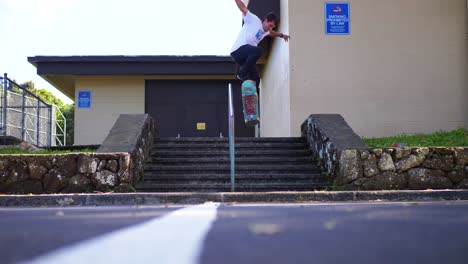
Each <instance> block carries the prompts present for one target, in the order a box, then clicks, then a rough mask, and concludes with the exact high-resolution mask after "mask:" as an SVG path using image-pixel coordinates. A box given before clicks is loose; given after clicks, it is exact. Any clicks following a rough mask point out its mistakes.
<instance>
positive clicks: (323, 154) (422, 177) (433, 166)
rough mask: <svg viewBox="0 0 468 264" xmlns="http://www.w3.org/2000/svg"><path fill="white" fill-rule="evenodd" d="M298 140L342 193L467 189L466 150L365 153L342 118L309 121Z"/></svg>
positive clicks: (319, 117)
mask: <svg viewBox="0 0 468 264" xmlns="http://www.w3.org/2000/svg"><path fill="white" fill-rule="evenodd" d="M302 136H303V137H305V138H306V139H307V141H308V143H309V146H310V150H311V152H312V154H313V156H314V157H315V159H316V161H317V162H318V164H319V165H320V167H321V169H322V171H323V173H324V174H326V175H328V177H329V182H330V184H331V185H333V186H335V187H338V189H346V190H395V189H397V190H400V189H412V190H423V189H468V148H466V147H459V148H443V147H437V148H416V147H415V148H369V147H368V146H367V145H366V144H365V143H364V142H363V141H362V139H360V138H359V137H358V136H357V135H356V134H355V133H354V131H353V130H352V129H351V128H350V127H349V125H348V124H347V123H346V122H345V121H344V119H343V118H342V117H341V116H340V115H333V114H328V115H311V116H310V117H309V118H308V119H307V120H306V121H305V122H304V123H303V125H302Z"/></svg>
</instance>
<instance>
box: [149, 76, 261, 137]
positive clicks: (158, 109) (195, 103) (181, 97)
mask: <svg viewBox="0 0 468 264" xmlns="http://www.w3.org/2000/svg"><path fill="white" fill-rule="evenodd" d="M228 84H229V81H223V80H148V81H146V92H145V93H146V102H145V109H146V110H145V111H146V113H148V114H150V115H151V116H152V117H153V118H154V119H155V120H156V126H157V128H158V130H159V136H160V137H219V136H220V135H222V136H224V137H227V136H228ZM233 96H234V107H235V116H236V127H235V129H236V137H253V136H254V134H255V129H254V127H249V126H246V125H245V124H244V121H243V113H242V101H241V100H242V99H241V93H240V83H239V82H235V83H233Z"/></svg>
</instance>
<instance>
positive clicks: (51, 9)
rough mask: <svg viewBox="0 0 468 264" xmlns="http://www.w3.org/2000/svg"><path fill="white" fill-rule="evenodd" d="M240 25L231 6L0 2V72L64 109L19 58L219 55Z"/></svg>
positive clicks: (185, 0) (195, 1) (167, 0)
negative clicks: (47, 95) (40, 90)
mask: <svg viewBox="0 0 468 264" xmlns="http://www.w3.org/2000/svg"><path fill="white" fill-rule="evenodd" d="M241 22H242V20H241V13H240V11H239V9H238V8H237V6H236V4H235V2H234V1H233V0H131V1H129V0H0V74H2V76H3V73H8V76H9V77H10V78H11V79H14V80H16V81H17V82H19V83H24V82H26V81H33V82H34V83H35V84H36V88H45V89H47V90H50V91H52V92H53V93H54V94H55V95H56V96H57V97H59V98H60V99H62V101H64V102H65V103H72V101H71V100H69V99H68V98H66V97H65V96H64V95H62V94H61V93H60V92H59V91H58V90H56V89H55V88H54V87H53V86H52V85H50V84H49V83H48V82H46V81H45V80H43V79H42V78H41V77H40V76H39V75H37V73H36V68H35V67H34V66H33V65H32V64H30V63H29V62H28V61H27V57H31V56H74V55H78V56H87V55H129V56H133V55H223V56H227V55H228V54H229V51H230V48H231V46H232V44H233V43H234V41H235V39H236V37H237V34H238V32H239V30H240V28H241Z"/></svg>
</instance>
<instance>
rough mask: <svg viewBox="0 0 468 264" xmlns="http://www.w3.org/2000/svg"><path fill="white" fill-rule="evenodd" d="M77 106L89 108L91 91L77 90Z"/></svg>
mask: <svg viewBox="0 0 468 264" xmlns="http://www.w3.org/2000/svg"><path fill="white" fill-rule="evenodd" d="M78 108H91V91H78Z"/></svg>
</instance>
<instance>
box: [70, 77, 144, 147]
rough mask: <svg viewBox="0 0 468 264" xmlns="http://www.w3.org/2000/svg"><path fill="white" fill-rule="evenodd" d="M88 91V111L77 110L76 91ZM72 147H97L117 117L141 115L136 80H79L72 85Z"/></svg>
mask: <svg viewBox="0 0 468 264" xmlns="http://www.w3.org/2000/svg"><path fill="white" fill-rule="evenodd" d="M80 90H81V91H91V108H89V109H86V108H78V102H77V101H76V100H77V99H78V91H80ZM75 98H76V99H75V145H91V144H101V143H102V142H103V141H104V139H105V138H106V137H107V134H108V133H109V131H110V129H111V128H112V126H113V125H114V123H115V121H116V120H117V118H118V116H119V115H120V114H140V113H144V111H145V80H144V78H142V77H140V78H138V77H81V78H79V79H77V80H76V84H75Z"/></svg>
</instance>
